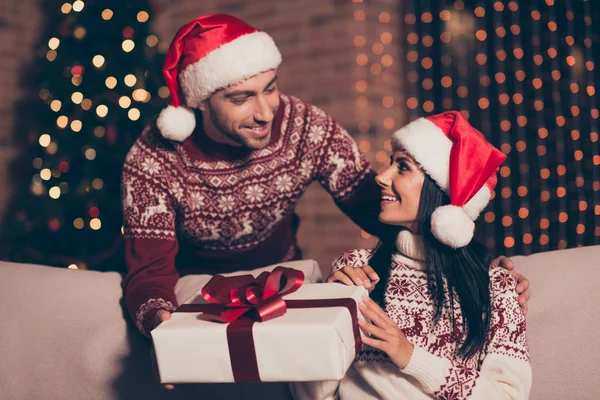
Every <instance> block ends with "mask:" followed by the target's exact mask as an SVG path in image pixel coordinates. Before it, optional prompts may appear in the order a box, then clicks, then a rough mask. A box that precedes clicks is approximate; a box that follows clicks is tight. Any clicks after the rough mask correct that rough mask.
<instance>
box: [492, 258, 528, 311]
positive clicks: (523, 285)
mask: <svg viewBox="0 0 600 400" xmlns="http://www.w3.org/2000/svg"><path fill="white" fill-rule="evenodd" d="M492 265H494V266H500V267H502V268H505V269H507V270H509V271H510V274H511V275H512V277H513V278H515V280H516V281H517V294H518V295H519V305H520V306H521V309H522V310H523V314H524V315H527V309H528V307H529V306H528V304H527V302H528V301H529V298H530V297H531V293H530V292H529V290H528V289H529V279H527V278H525V277H524V276H523V275H521V274H519V273H518V272H517V271H515V264H513V262H512V260H511V259H510V258H508V257H505V256H500V257H498V258H496V259H495V260H494V261H492Z"/></svg>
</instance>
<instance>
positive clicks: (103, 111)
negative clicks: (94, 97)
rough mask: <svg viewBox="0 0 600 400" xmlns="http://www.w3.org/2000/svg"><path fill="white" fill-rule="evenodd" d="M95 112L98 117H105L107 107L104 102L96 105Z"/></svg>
mask: <svg viewBox="0 0 600 400" xmlns="http://www.w3.org/2000/svg"><path fill="white" fill-rule="evenodd" d="M96 114H97V115H98V116H99V117H100V118H104V117H106V115H107V114H108V107H106V106H105V105H104V104H100V105H99V106H98V107H96Z"/></svg>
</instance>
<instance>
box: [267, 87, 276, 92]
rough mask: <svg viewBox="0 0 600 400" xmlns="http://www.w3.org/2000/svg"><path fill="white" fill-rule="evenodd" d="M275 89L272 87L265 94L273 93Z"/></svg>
mask: <svg viewBox="0 0 600 400" xmlns="http://www.w3.org/2000/svg"><path fill="white" fill-rule="evenodd" d="M275 89H276V87H275V86H272V87H270V88H269V89H267V93H273V92H274V91H275Z"/></svg>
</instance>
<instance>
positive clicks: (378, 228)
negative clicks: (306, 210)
mask: <svg viewBox="0 0 600 400" xmlns="http://www.w3.org/2000/svg"><path fill="white" fill-rule="evenodd" d="M323 122H324V125H325V126H323V129H324V130H325V134H324V138H323V142H322V146H323V147H322V149H321V152H320V153H321V157H320V158H319V159H318V160H317V179H318V181H319V183H320V184H321V185H322V186H323V187H324V188H325V190H327V191H328V192H329V193H330V194H331V196H332V197H333V199H334V201H335V203H336V204H337V206H338V207H339V208H340V209H341V210H342V211H343V212H344V214H346V215H347V216H348V217H350V219H352V221H354V222H355V223H356V224H357V225H358V226H360V227H361V228H362V229H364V230H365V231H367V232H369V233H370V234H372V235H375V236H378V237H381V236H382V235H383V234H385V232H387V231H389V230H390V227H389V226H387V225H385V224H382V223H381V222H379V213H380V211H381V208H380V200H381V189H380V188H379V186H378V185H377V183H376V182H375V172H374V171H373V170H372V169H371V166H370V165H369V162H368V161H367V160H366V158H365V157H364V156H363V155H362V154H360V151H359V149H358V145H357V144H356V142H355V141H354V139H353V138H352V137H351V136H350V135H349V134H348V132H346V130H345V129H344V128H342V127H341V126H340V125H339V124H338V123H336V122H335V121H334V120H333V118H331V117H330V116H327V118H326V119H325V120H324V121H323ZM310 128H311V127H310V126H309V127H308V129H310Z"/></svg>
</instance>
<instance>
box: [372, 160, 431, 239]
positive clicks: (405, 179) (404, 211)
mask: <svg viewBox="0 0 600 400" xmlns="http://www.w3.org/2000/svg"><path fill="white" fill-rule="evenodd" d="M390 160H391V163H390V166H389V168H387V169H386V170H385V171H383V172H382V173H380V174H379V175H377V177H376V178H375V180H376V181H377V184H378V185H379V186H381V213H380V214H379V220H380V221H381V222H383V223H384V224H388V225H400V226H404V227H406V228H408V229H409V230H411V231H412V232H415V233H418V230H419V224H418V221H417V215H418V212H419V202H420V200H421V189H422V188H423V182H424V181H425V173H424V172H423V170H421V168H419V167H418V166H417V163H416V162H415V161H414V160H413V158H412V157H411V156H410V155H409V154H408V153H406V152H404V151H402V150H398V151H395V152H394V153H393V154H392V156H391V158H390Z"/></svg>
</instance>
